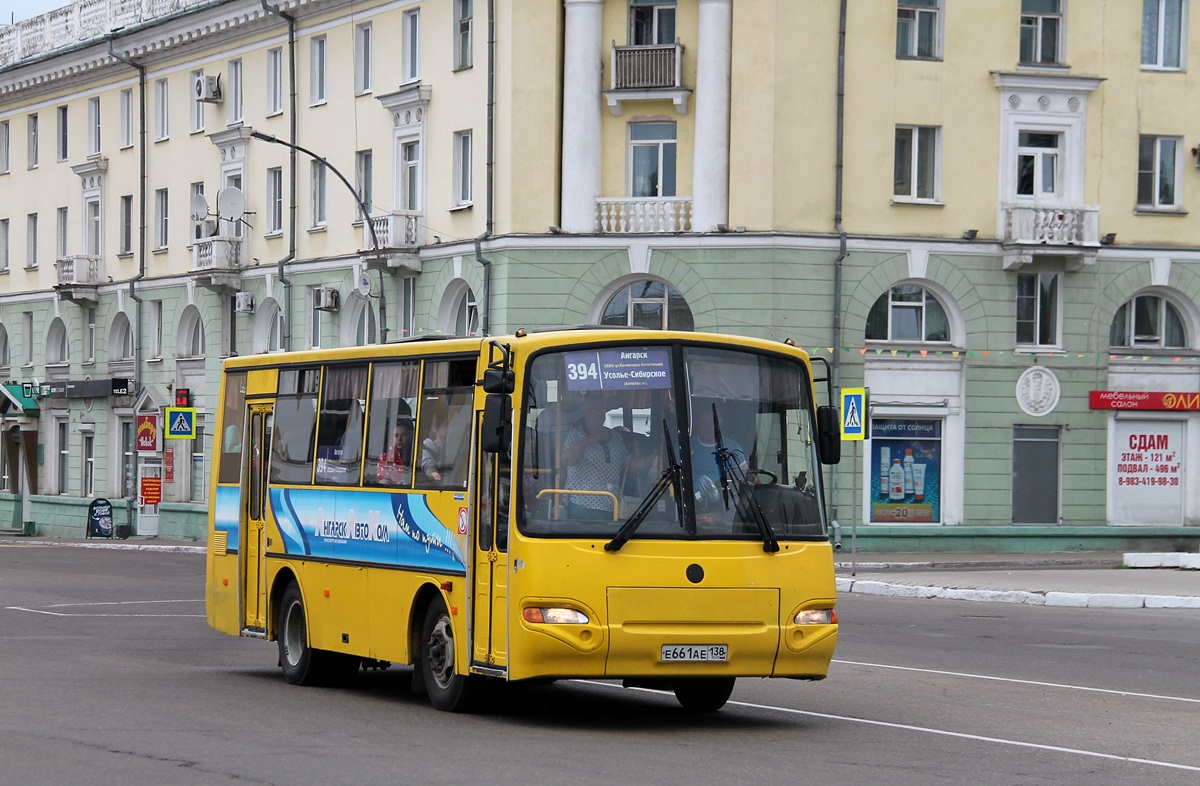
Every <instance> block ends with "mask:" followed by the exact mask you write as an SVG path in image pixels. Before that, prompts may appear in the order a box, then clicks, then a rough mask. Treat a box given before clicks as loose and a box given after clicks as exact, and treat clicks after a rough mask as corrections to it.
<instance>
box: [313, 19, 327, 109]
mask: <svg viewBox="0 0 1200 786" xmlns="http://www.w3.org/2000/svg"><path fill="white" fill-rule="evenodd" d="M309 55H310V57H311V62H310V63H309V66H310V68H311V70H310V76H311V81H310V82H309V103H310V104H314V105H315V104H323V103H325V36H318V37H316V38H314V39H313V40H312V42H311V44H310V45H309Z"/></svg>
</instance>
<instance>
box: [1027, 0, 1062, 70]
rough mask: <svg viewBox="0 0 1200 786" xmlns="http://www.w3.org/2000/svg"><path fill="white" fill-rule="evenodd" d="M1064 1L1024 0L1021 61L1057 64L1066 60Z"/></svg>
mask: <svg viewBox="0 0 1200 786" xmlns="http://www.w3.org/2000/svg"><path fill="white" fill-rule="evenodd" d="M1062 21H1063V13H1062V0H1021V54H1020V58H1021V62H1022V63H1024V64H1028V65H1057V64H1059V63H1062V62H1063V58H1062V47H1061V36H1062V29H1063V24H1062Z"/></svg>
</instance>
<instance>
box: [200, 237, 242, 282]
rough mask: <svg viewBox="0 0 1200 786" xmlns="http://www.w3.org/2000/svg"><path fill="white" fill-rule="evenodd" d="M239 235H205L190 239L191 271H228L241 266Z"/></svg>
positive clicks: (235, 269)
mask: <svg viewBox="0 0 1200 786" xmlns="http://www.w3.org/2000/svg"><path fill="white" fill-rule="evenodd" d="M242 245H243V244H242V239H241V238H240V237H221V236H217V237H206V238H201V239H199V240H194V241H192V272H195V273H229V272H236V271H238V270H239V269H240V268H241V267H242Z"/></svg>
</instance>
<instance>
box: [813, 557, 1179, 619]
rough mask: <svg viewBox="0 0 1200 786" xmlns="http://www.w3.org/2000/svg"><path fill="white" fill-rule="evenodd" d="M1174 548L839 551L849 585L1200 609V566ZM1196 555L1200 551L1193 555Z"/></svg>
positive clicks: (862, 590) (1028, 600)
mask: <svg viewBox="0 0 1200 786" xmlns="http://www.w3.org/2000/svg"><path fill="white" fill-rule="evenodd" d="M1173 556H1174V555H1162V558H1161V559H1156V558H1154V555H1146V554H1129V555H1125V554H1121V553H1107V552H1078V553H1054V554H859V555H857V559H855V558H854V557H852V555H850V554H847V553H845V552H841V553H839V554H838V555H837V556H836V558H835V559H836V561H837V562H836V566H837V588H838V592H842V593H859V594H863V595H883V596H888V597H900V598H940V599H943V600H970V601H990V602H999V603H1025V604H1029V605H1034V606H1071V607H1077V608H1078V607H1088V608H1121V609H1140V608H1147V609H1179V608H1183V609H1200V571H1197V570H1181V569H1179V568H1177V567H1146V568H1141V567H1138V568H1134V567H1125V565H1126V564H1143V565H1159V564H1171V563H1173V564H1174V565H1178V564H1179V562H1180V561H1179V559H1178V558H1175V559H1174V560H1172V559H1171V557H1173ZM1186 556H1188V557H1192V558H1195V557H1196V556H1197V555H1186Z"/></svg>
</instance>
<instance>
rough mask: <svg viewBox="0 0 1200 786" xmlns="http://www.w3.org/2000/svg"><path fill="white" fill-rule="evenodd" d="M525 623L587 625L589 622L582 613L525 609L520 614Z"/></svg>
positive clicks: (548, 609) (568, 610) (562, 610)
mask: <svg viewBox="0 0 1200 786" xmlns="http://www.w3.org/2000/svg"><path fill="white" fill-rule="evenodd" d="M521 616H522V617H524V618H525V621H526V622H538V623H548V624H550V625H587V624H588V623H589V622H591V620H589V619H588V616H587V615H586V614H584V613H583V612H582V611H577V610H575V609H560V608H536V607H534V608H527V609H525V610H524V611H523V612H521Z"/></svg>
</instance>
